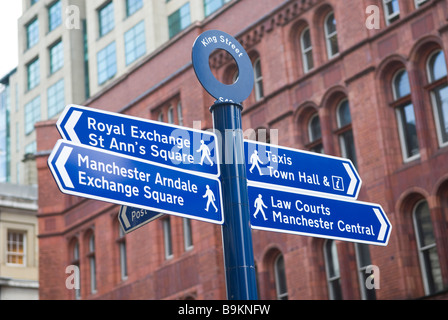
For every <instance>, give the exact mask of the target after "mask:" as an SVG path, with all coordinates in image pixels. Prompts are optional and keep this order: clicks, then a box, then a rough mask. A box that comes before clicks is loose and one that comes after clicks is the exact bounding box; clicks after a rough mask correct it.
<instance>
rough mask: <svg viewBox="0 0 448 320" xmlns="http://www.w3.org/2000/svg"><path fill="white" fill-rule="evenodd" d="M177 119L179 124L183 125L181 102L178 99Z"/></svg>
mask: <svg viewBox="0 0 448 320" xmlns="http://www.w3.org/2000/svg"><path fill="white" fill-rule="evenodd" d="M177 120H178V122H179V125H180V126H183V125H184V116H183V114H182V104H181V103H180V101H179V102H178V103H177Z"/></svg>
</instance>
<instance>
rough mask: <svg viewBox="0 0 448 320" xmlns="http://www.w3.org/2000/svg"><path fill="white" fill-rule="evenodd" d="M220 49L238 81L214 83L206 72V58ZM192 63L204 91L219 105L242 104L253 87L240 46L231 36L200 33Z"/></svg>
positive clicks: (248, 60)
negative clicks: (233, 65) (229, 59)
mask: <svg viewBox="0 0 448 320" xmlns="http://www.w3.org/2000/svg"><path fill="white" fill-rule="evenodd" d="M217 49H223V50H225V51H227V52H228V53H229V54H230V55H231V56H232V57H233V59H234V60H235V62H236V65H237V67H238V74H239V75H238V79H237V80H236V82H235V83H234V84H231V85H227V84H223V83H221V82H220V81H218V80H217V79H216V78H215V76H214V75H213V73H212V71H211V70H210V64H209V57H210V55H211V53H212V52H213V51H214V50H217ZM192 60H193V67H194V71H195V72H196V76H197V77H198V79H199V82H200V83H201V84H202V86H203V87H204V89H205V90H206V91H207V92H208V93H209V94H210V95H211V96H213V97H214V98H215V99H217V100H219V101H220V102H224V101H230V102H235V103H241V102H243V101H244V100H245V99H246V98H247V97H249V95H250V93H251V92H252V89H253V87H254V70H253V69H252V63H251V61H250V59H249V56H248V55H247V53H246V51H245V50H244V48H243V46H242V45H241V44H240V43H239V42H238V41H237V40H235V38H233V37H232V36H231V35H229V34H227V33H225V32H222V31H219V30H208V31H205V32H204V33H202V34H201V35H200V36H199V37H198V38H197V39H196V41H195V42H194V44H193V52H192Z"/></svg>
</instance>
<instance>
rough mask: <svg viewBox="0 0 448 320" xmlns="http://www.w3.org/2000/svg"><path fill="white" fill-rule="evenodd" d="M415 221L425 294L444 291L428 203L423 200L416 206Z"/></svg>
mask: <svg viewBox="0 0 448 320" xmlns="http://www.w3.org/2000/svg"><path fill="white" fill-rule="evenodd" d="M413 219H414V228H415V234H416V237H417V248H418V253H419V258H420V266H421V268H422V275H423V284H424V287H425V293H426V294H432V293H436V292H438V291H440V290H442V289H443V281H442V273H441V268H440V263H439V255H438V253H437V246H436V239H435V236H434V230H433V224H432V221H431V215H430V212H429V206H428V202H427V201H425V200H422V201H419V202H418V203H417V204H416V205H415V207H414V212H413Z"/></svg>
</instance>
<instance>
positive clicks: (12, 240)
mask: <svg viewBox="0 0 448 320" xmlns="http://www.w3.org/2000/svg"><path fill="white" fill-rule="evenodd" d="M7 236H8V239H7V241H6V263H7V264H8V265H13V266H25V265H26V248H25V247H26V234H25V233H24V232H18V231H11V230H8V235H7Z"/></svg>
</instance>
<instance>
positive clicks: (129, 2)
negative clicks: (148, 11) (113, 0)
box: [126, 0, 143, 17]
mask: <svg viewBox="0 0 448 320" xmlns="http://www.w3.org/2000/svg"><path fill="white" fill-rule="evenodd" d="M142 7H143V0H126V15H127V16H128V17H129V16H131V15H133V14H134V13H135V12H137V11H138V10H140V9H141V8H142Z"/></svg>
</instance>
